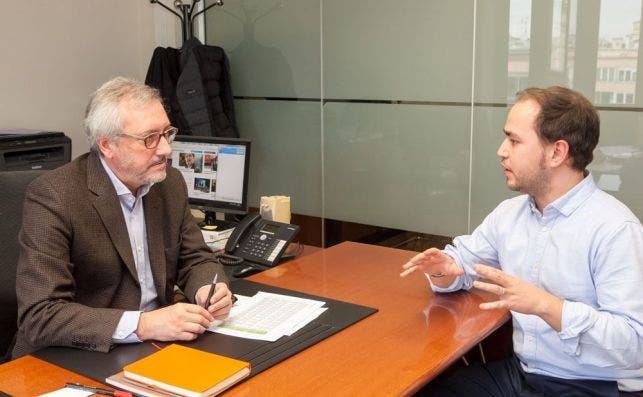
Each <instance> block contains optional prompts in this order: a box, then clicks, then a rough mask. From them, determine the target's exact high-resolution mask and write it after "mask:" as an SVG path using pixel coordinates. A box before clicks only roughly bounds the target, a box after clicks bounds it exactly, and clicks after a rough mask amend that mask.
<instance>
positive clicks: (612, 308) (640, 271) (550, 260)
mask: <svg viewBox="0 0 643 397" xmlns="http://www.w3.org/2000/svg"><path fill="white" fill-rule="evenodd" d="M444 252H445V253H446V254H447V255H449V256H451V257H452V258H454V259H455V261H456V263H457V264H458V265H459V266H461V267H462V268H463V269H464V271H465V274H464V275H463V276H460V277H458V278H457V279H456V280H455V281H454V282H453V284H452V285H451V286H449V287H448V288H438V287H436V286H433V285H432V288H433V290H434V291H437V292H448V291H454V290H458V289H461V288H464V289H469V288H471V287H472V284H473V281H474V280H475V279H477V276H476V274H475V272H474V270H473V267H472V266H473V264H475V263H483V264H486V265H490V266H494V267H497V268H500V269H502V270H503V271H504V272H506V273H508V274H510V275H513V276H516V277H518V278H520V279H522V280H524V281H527V282H529V283H531V284H533V285H535V286H537V287H540V288H542V289H544V290H546V291H548V292H550V293H551V294H553V295H555V296H557V297H559V298H561V299H563V300H564V303H563V313H562V329H561V332H556V331H555V330H554V329H553V328H551V327H550V326H549V325H548V324H547V323H546V322H545V321H543V320H542V319H541V318H540V317H538V316H535V315H527V314H521V313H516V312H512V318H513V328H514V331H513V346H514V351H515V352H516V355H517V356H518V358H519V359H520V361H521V363H522V367H523V369H524V370H525V372H530V373H538V374H543V375H547V376H554V377H559V378H566V379H602V380H618V379H626V378H629V379H634V378H637V377H639V378H640V377H641V376H642V375H643V369H642V367H643V227H642V226H641V223H640V221H639V220H638V219H637V218H636V216H635V215H634V214H633V213H632V212H631V211H630V210H629V209H628V208H627V207H626V206H625V205H623V204H622V203H621V202H619V201H618V200H616V199H615V198H614V197H612V196H610V195H609V194H607V193H605V192H603V191H601V190H600V189H598V188H597V187H596V185H595V183H594V180H593V179H592V176H591V175H588V176H587V177H585V179H584V180H583V181H582V182H580V183H579V184H578V185H576V186H575V187H574V188H573V189H572V190H570V191H569V192H567V193H566V194H565V195H564V196H562V197H560V198H558V199H557V200H556V201H554V202H553V203H551V204H550V205H548V206H547V207H546V208H545V209H544V211H543V213H542V214H541V213H540V212H539V211H538V209H537V208H536V206H535V204H534V201H533V198H531V197H529V196H527V195H522V196H519V197H515V198H512V199H509V200H506V201H504V202H502V203H501V204H500V205H499V206H498V207H497V208H496V209H495V210H494V211H493V212H492V213H491V214H489V215H488V216H487V218H486V219H485V220H484V222H483V223H482V224H481V225H480V226H479V227H478V228H477V229H476V230H475V231H474V232H473V233H472V234H471V235H467V236H461V237H457V238H456V239H455V240H454V243H453V245H448V246H447V247H445V249H444Z"/></svg>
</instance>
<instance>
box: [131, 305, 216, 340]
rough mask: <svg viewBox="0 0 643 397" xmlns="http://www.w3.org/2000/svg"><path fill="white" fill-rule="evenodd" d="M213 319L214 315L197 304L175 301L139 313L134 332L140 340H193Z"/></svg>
mask: <svg viewBox="0 0 643 397" xmlns="http://www.w3.org/2000/svg"><path fill="white" fill-rule="evenodd" d="M213 320H214V317H212V315H211V314H210V313H209V312H208V311H207V310H205V309H204V308H202V307H200V306H198V305H193V304H190V303H176V304H174V305H172V306H167V307H164V308H161V309H157V310H153V311H151V312H143V313H141V316H140V318H139V320H138V327H136V331H134V332H135V333H136V336H138V338H139V339H140V340H148V339H154V340H160V341H172V340H193V339H195V338H196V337H197V336H199V335H200V334H202V333H204V332H205V330H206V329H207V328H208V327H209V326H210V323H211V322H212V321H213Z"/></svg>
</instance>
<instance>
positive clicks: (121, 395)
mask: <svg viewBox="0 0 643 397" xmlns="http://www.w3.org/2000/svg"><path fill="white" fill-rule="evenodd" d="M65 387H69V388H71V389H77V390H84V391H87V392H91V393H94V394H102V395H104V396H116V397H132V393H130V392H127V391H121V390H109V389H102V388H100V387H92V386H85V385H81V384H80V383H73V382H67V383H65Z"/></svg>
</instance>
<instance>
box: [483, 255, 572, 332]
mask: <svg viewBox="0 0 643 397" xmlns="http://www.w3.org/2000/svg"><path fill="white" fill-rule="evenodd" d="M473 269H474V270H475V271H476V273H477V274H478V275H479V276H480V277H482V278H485V279H486V280H487V281H489V282H483V281H474V283H473V286H474V287H476V288H479V289H481V290H483V291H488V292H491V293H493V294H496V295H498V298H499V299H498V300H497V301H495V302H486V303H481V304H480V308H481V309H483V310H490V309H508V310H512V311H515V312H518V313H524V314H533V315H536V316H539V317H540V318H542V319H543V320H545V321H546V322H547V323H548V324H549V325H550V326H551V327H552V328H553V329H555V330H556V331H557V332H560V329H561V322H562V315H563V300H562V299H560V298H559V297H557V296H555V295H552V294H550V293H549V292H547V291H545V290H544V289H542V288H538V287H536V286H535V285H533V284H530V283H528V282H526V281H523V280H521V279H519V278H517V277H514V276H510V275H508V274H507V273H505V272H503V271H502V270H499V269H496V268H493V267H490V266H486V265H481V264H476V265H474V266H473Z"/></svg>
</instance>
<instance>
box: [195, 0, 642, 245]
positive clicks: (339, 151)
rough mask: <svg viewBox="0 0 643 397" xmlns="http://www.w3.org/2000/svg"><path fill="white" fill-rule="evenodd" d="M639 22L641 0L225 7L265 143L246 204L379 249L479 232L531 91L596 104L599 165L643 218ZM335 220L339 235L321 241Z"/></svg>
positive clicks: (245, 101) (243, 122)
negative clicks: (387, 243)
mask: <svg viewBox="0 0 643 397" xmlns="http://www.w3.org/2000/svg"><path fill="white" fill-rule="evenodd" d="M206 4H207V3H206ZM641 13H642V10H641V0H623V1H620V2H619V6H618V7H615V6H613V5H610V4H609V2H607V1H602V2H601V1H600V0H583V1H579V0H453V1H438V0H431V1H426V0H403V1H397V2H391V1H385V0H353V1H348V2H347V1H342V0H279V1H278V0H226V1H225V5H224V6H223V7H214V8H213V9H212V10H211V11H208V12H207V16H206V36H207V38H206V42H207V44H210V45H218V46H221V47H223V48H224V49H225V50H226V52H227V54H228V56H229V59H230V65H231V71H232V82H233V87H232V88H233V92H234V95H235V98H236V102H235V104H236V112H237V119H238V124H239V130H240V133H241V135H242V136H244V137H248V138H251V139H252V140H253V142H255V143H254V146H253V153H252V159H251V179H250V181H251V184H250V186H251V187H250V200H249V201H250V205H251V206H257V205H258V201H259V197H260V196H261V195H267V194H271V195H272V194H286V195H290V196H291V197H292V212H293V213H295V214H300V215H302V216H305V217H309V218H311V219H313V218H314V219H316V220H317V221H316V222H312V223H310V224H308V227H318V228H321V229H322V232H321V235H322V236H324V235H325V236H326V237H328V233H339V231H342V233H344V232H345V233H346V234H345V235H342V236H340V237H337V236H333V238H332V239H331V240H333V241H341V240H342V239H344V238H353V236H354V234H351V232H347V230H354V229H355V228H357V227H358V226H359V227H361V228H363V229H364V230H368V231H369V233H371V234H370V235H369V236H366V237H365V236H361V237H359V238H355V239H358V240H359V239H360V238H362V237H363V241H365V242H369V243H371V242H372V243H378V242H379V241H377V238H376V237H374V236H377V235H378V234H377V233H379V232H381V230H383V229H387V230H392V231H394V232H395V233H402V232H413V233H422V234H428V235H437V236H447V237H451V236H455V235H458V234H462V233H467V232H470V231H471V230H473V228H475V227H476V226H477V225H478V224H479V223H480V222H481V221H482V220H483V219H484V217H485V216H486V214H488V213H489V211H491V210H492V209H493V208H494V207H495V206H496V205H497V204H498V203H499V202H500V201H501V200H503V199H506V198H508V197H511V196H513V195H514V194H515V193H513V192H511V191H509V190H508V189H507V188H506V187H505V184H504V178H503V176H502V173H501V169H500V167H499V164H498V159H497V157H496V149H497V147H498V145H499V143H500V142H501V140H502V138H503V134H502V127H503V125H504V121H505V118H506V115H507V112H508V109H509V107H510V106H511V104H512V103H513V100H514V97H515V94H516V92H517V91H519V90H520V89H523V88H526V87H529V86H551V85H563V86H568V87H571V88H574V89H577V90H579V91H581V92H583V93H584V94H585V95H586V96H587V97H588V98H589V99H590V100H592V101H594V103H595V104H596V106H597V107H598V108H599V111H600V116H601V119H602V128H601V141H600V144H599V147H598V148H597V149H596V151H595V160H594V162H593V163H592V164H591V166H590V170H591V171H592V173H593V176H594V178H595V180H596V181H597V183H598V184H599V186H600V187H601V188H603V189H604V190H606V191H607V192H609V193H611V194H613V195H615V196H616V197H618V198H619V199H620V200H622V201H623V202H624V203H625V204H627V205H628V206H629V207H630V208H631V209H632V211H634V212H635V214H636V215H637V216H638V217H639V218H643V183H641V181H642V180H641V176H640V171H641V170H643V124H642V121H643V119H642V117H643V108H642V107H641V101H643V99H641V98H642V95H641V90H642V89H643V88H642V87H643V84H641V82H640V81H639V78H638V76H639V73H638V65H639V64H640V58H641V52H640V51H639V36H640V21H641ZM331 220H332V222H340V223H341V224H342V225H343V226H342V227H335V226H333V227H332V228H328V230H326V231H325V232H324V230H323V229H324V225H329V223H328V222H329V221H331ZM324 221H325V222H324ZM311 225H312V226H311ZM333 225H335V223H333ZM347 225H348V226H347ZM355 225H358V226H355ZM358 236H359V234H358ZM389 236H390V234H387V235H386V237H389ZM383 238H384V237H382V239H383ZM321 244H324V238H323V237H322V239H321V241H319V245H321Z"/></svg>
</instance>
